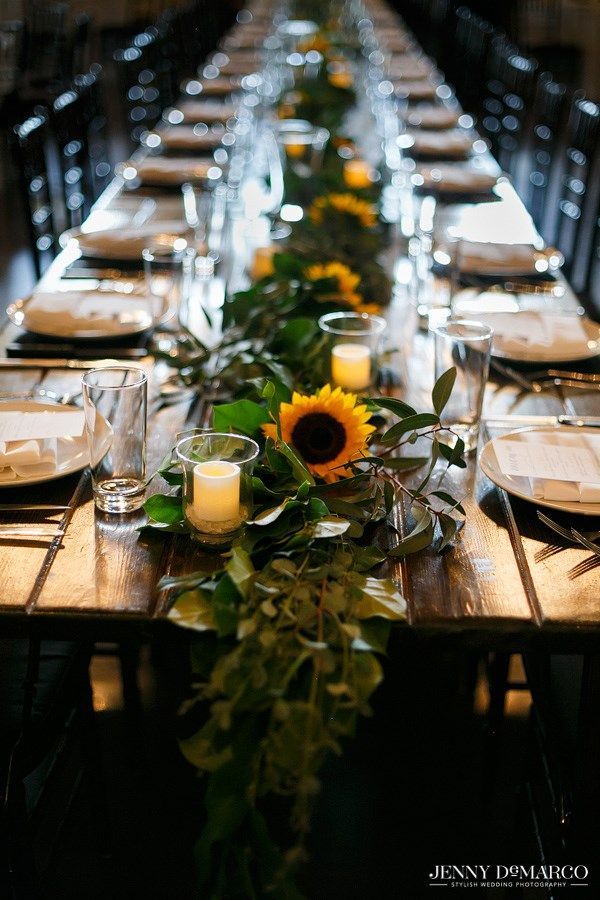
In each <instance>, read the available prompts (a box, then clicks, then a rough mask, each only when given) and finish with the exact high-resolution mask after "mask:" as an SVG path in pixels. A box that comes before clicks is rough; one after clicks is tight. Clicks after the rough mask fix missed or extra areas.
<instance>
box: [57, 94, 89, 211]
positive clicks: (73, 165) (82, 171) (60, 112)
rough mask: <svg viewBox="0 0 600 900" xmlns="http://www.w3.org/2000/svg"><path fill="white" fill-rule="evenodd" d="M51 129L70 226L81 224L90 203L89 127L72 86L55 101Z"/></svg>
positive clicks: (80, 100) (77, 95)
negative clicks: (55, 145) (56, 150)
mask: <svg viewBox="0 0 600 900" xmlns="http://www.w3.org/2000/svg"><path fill="white" fill-rule="evenodd" d="M52 129H53V132H54V137H55V139H56V144H57V148H58V157H59V162H60V176H61V179H60V180H61V192H62V199H63V202H64V206H65V210H66V224H67V226H68V227H69V228H72V227H73V226H75V225H80V224H81V223H82V222H83V220H84V218H85V217H86V215H87V213H88V212H89V208H90V206H91V191H90V186H89V180H88V172H89V159H88V141H87V127H86V123H85V115H84V104H83V101H82V97H81V95H80V94H79V93H78V92H77V91H75V90H73V89H71V90H68V91H65V92H64V93H62V94H60V96H58V97H57V98H56V100H55V101H54V103H53V104H52Z"/></svg>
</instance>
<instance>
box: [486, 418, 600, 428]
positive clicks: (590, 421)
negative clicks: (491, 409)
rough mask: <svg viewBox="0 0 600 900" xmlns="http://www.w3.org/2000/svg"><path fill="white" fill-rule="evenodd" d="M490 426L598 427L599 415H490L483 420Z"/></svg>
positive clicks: (599, 423)
mask: <svg viewBox="0 0 600 900" xmlns="http://www.w3.org/2000/svg"><path fill="white" fill-rule="evenodd" d="M484 424H485V425H488V426H490V427H491V428H512V427H513V426H515V427H519V426H523V425H541V426H543V425H547V426H554V425H569V426H572V427H575V428H600V416H491V417H490V418H487V419H485V420H484Z"/></svg>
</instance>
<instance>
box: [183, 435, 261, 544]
mask: <svg viewBox="0 0 600 900" xmlns="http://www.w3.org/2000/svg"><path fill="white" fill-rule="evenodd" d="M258 452H259V447H258V444H257V443H256V442H255V441H253V440H252V439H251V438H248V437H244V436H243V435H241V434H223V433H221V432H204V433H197V434H193V435H191V436H188V437H184V438H183V440H181V441H179V442H178V444H177V446H176V448H175V454H176V456H177V459H178V460H179V462H180V464H181V468H182V471H183V495H182V498H183V513H184V516H185V518H186V521H187V523H188V525H189V526H190V528H191V536H192V539H193V540H195V541H197V542H198V543H200V544H204V545H205V546H207V547H215V548H219V547H224V546H226V545H228V544H230V543H231V541H232V540H233V538H234V537H235V536H236V534H237V533H238V532H239V531H240V529H241V528H242V526H243V525H244V523H245V522H247V521H248V520H249V519H250V518H251V517H252V469H253V467H254V461H255V459H256V457H257V456H258Z"/></svg>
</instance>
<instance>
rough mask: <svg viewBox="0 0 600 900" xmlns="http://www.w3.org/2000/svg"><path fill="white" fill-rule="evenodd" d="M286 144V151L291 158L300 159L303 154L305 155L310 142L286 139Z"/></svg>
mask: <svg viewBox="0 0 600 900" xmlns="http://www.w3.org/2000/svg"><path fill="white" fill-rule="evenodd" d="M284 146H285V152H286V153H287V155H288V156H289V157H290V159H300V157H301V156H304V153H305V151H306V148H307V146H308V144H301V143H298V142H294V141H286V142H285V144H284Z"/></svg>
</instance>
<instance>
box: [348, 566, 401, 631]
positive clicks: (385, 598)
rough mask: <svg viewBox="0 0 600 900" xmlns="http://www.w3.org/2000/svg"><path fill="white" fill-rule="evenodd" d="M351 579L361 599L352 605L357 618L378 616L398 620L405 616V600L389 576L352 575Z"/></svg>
mask: <svg viewBox="0 0 600 900" xmlns="http://www.w3.org/2000/svg"><path fill="white" fill-rule="evenodd" d="M351 581H352V583H353V584H354V585H355V586H356V587H357V588H358V589H359V591H360V593H361V599H360V600H359V601H358V603H357V604H356V605H355V607H354V613H355V615H356V617H357V619H370V618H372V617H373V616H379V617H381V618H382V619H391V620H392V621H400V620H401V619H405V618H406V600H405V599H404V597H403V596H402V594H401V593H400V591H399V590H398V588H397V587H396V584H395V583H394V582H393V581H392V580H391V578H373V577H372V576H370V575H353V576H352V578H351Z"/></svg>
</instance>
